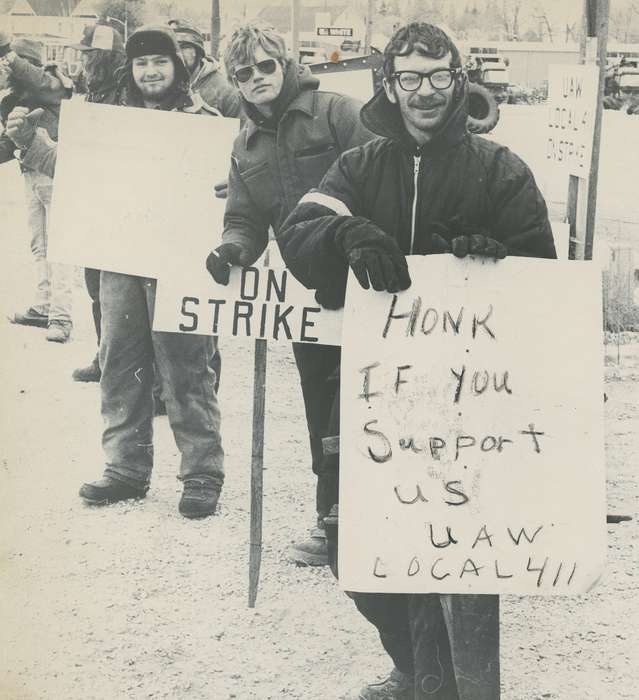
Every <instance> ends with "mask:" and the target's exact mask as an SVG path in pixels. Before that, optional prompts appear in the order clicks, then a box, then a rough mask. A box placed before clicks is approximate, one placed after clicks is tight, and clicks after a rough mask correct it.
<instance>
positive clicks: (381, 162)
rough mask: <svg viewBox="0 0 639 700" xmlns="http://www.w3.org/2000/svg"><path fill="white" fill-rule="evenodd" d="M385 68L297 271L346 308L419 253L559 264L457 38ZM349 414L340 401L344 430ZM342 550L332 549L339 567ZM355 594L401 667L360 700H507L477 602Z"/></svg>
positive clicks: (331, 175) (311, 201)
mask: <svg viewBox="0 0 639 700" xmlns="http://www.w3.org/2000/svg"><path fill="white" fill-rule="evenodd" d="M383 70H384V81H383V89H382V90H380V91H379V92H377V94H376V95H375V96H374V97H373V98H372V99H371V100H370V101H369V102H368V103H367V104H366V105H365V106H364V107H363V108H362V111H361V118H362V123H363V124H364V125H365V126H367V127H368V128H369V129H370V130H371V131H373V132H374V133H376V134H378V135H379V136H381V137H382V138H378V139H375V140H373V141H370V142H369V143H367V144H366V145H364V146H361V147H359V148H356V149H353V150H351V151H348V152H347V153H344V154H343V155H341V156H340V158H339V159H338V160H337V162H336V163H335V164H334V165H333V166H332V167H331V168H330V170H329V171H328V172H327V174H326V175H325V177H324V178H323V180H322V182H321V183H320V185H319V187H318V188H317V189H316V190H312V191H311V192H309V193H308V194H307V195H305V196H304V197H303V198H302V199H301V201H300V203H299V204H298V205H297V207H296V208H295V209H294V210H293V212H292V213H291V215H290V216H289V217H288V219H287V220H286V221H285V222H284V224H283V226H282V229H281V231H280V233H279V237H278V240H279V244H280V249H281V251H282V255H283V257H284V260H285V262H286V264H287V265H288V267H289V268H290V269H291V271H292V272H293V274H295V276H296V277H298V279H300V280H301V281H302V282H303V283H304V284H305V285H306V286H307V287H308V288H310V289H316V290H317V291H318V294H317V295H316V296H317V298H318V299H319V300H320V301H321V300H322V298H323V296H322V295H323V290H333V292H336V291H337V290H340V293H341V302H342V304H343V299H344V292H345V287H346V278H347V273H348V269H349V266H350V268H351V269H352V270H353V272H354V273H355V275H356V277H357V280H358V281H359V283H360V284H361V285H362V287H364V288H365V289H368V288H369V287H373V289H375V290H378V291H384V290H385V291H388V292H397V291H399V290H404V289H407V288H408V287H409V286H410V284H411V280H410V275H409V271H408V266H407V262H406V258H405V256H406V255H409V254H417V255H429V254H433V253H447V252H452V253H454V254H455V255H457V256H458V257H464V256H466V255H468V254H473V255H478V256H482V255H483V256H489V257H491V258H495V259H498V258H503V257H504V256H505V255H507V254H508V255H520V256H531V257H540V258H554V257H556V255H555V247H554V243H553V237H552V232H551V228H550V224H549V221H548V213H547V209H546V204H545V202H544V199H543V197H542V195H541V193H540V192H539V190H538V189H537V186H536V184H535V181H534V178H533V176H532V173H531V172H530V170H529V169H528V167H527V166H526V165H525V164H524V163H523V162H522V161H521V160H520V159H519V158H518V157H517V156H515V155H514V154H513V153H511V152H510V151H509V150H508V149H507V148H504V147H503V146H501V145H499V144H497V143H493V142H490V141H488V140H486V139H483V138H482V137H479V136H476V135H473V134H470V133H468V132H467V130H466V119H467V112H466V95H467V91H466V76H465V75H464V73H463V71H462V69H461V60H460V55H459V51H458V50H457V47H456V46H455V45H454V43H453V42H452V41H451V40H450V38H449V37H448V36H447V35H446V34H445V33H444V32H443V31H441V30H440V29H439V28H437V27H434V26H432V25H430V24H426V23H421V22H414V23H412V24H409V25H408V26H406V27H402V28H401V29H399V30H398V31H397V32H396V33H395V35H394V36H393V38H392V39H391V41H390V43H389V44H388V46H387V47H386V50H385V52H384V65H383ZM333 300H334V299H333ZM338 394H339V392H338ZM338 409H339V399H338V398H336V402H335V407H334V416H335V417H336V420H335V421H334V424H333V428H334V432H333V434H337V432H338V431H339V420H338V418H337V416H338V413H339V410H338ZM336 510H337V509H336V507H335V506H334V507H333V508H332V509H331V518H330V519H329V522H332V523H334V522H335V520H336V518H335V516H336V514H337V513H336ZM335 529H336V528H330V531H334V530H335ZM332 543H333V538H332V537H331V542H329V544H332ZM335 550H336V547H333V546H331V547H330V548H329V551H330V552H331V566H332V568H333V569H334V571H335V570H336V566H335V562H334V561H333V552H335ZM350 595H351V597H352V598H353V600H354V602H355V604H356V606H357V608H358V610H359V611H360V612H361V613H362V614H363V615H364V616H365V617H366V618H367V619H368V620H369V621H370V622H372V623H373V624H374V625H375V626H376V627H377V629H378V631H379V635H380V639H381V642H382V644H383V646H384V649H385V650H386V651H387V652H388V654H389V655H390V657H391V658H392V660H393V662H394V665H395V668H394V669H393V671H392V672H391V674H390V676H389V678H388V679H387V680H385V681H384V682H382V683H374V684H371V685H368V686H366V687H365V688H363V689H362V691H361V693H360V695H359V700H382V699H384V700H391V699H393V698H396V699H398V700H399V699H402V700H497V699H498V698H499V682H498V679H497V680H496V682H495V679H496V677H497V675H498V674H491V677H490V678H487V677H486V674H485V673H484V670H485V669H486V668H490V666H491V664H497V663H498V659H497V658H496V657H495V656H494V654H493V652H494V650H495V648H496V645H495V644H494V642H493V641H492V640H494V634H495V618H496V616H495V615H494V614H492V615H485V614H483V612H479V613H477V612H476V609H475V608H473V609H472V610H471V612H470V614H468V612H465V613H464V614H463V615H461V616H460V615H459V614H458V613H456V610H457V611H458V610H459V608H454V607H451V606H452V605H453V603H451V599H455V598H457V599H460V598H463V600H464V604H465V605H468V606H470V607H472V606H473V605H476V602H475V600H474V598H475V597H474V596H468V597H466V596H463V597H460V596H439V595H437V594H428V595H405V594H379V593H351V594H350ZM482 597H483V598H486V597H485V596H478V598H482ZM449 603H450V606H449ZM489 603H490V601H488V603H486V602H485V601H484V605H488V604H489ZM493 608H494V609H495V608H496V606H493ZM451 609H452V613H451V612H450V611H451ZM444 614H446V618H445V617H444ZM459 620H461V623H462V625H464V626H465V633H464V634H465V635H466V637H465V638H464V639H463V641H464V642H468V643H470V644H471V646H472V648H473V649H476V650H478V651H477V653H476V654H474V655H472V656H473V658H472V659H470V656H471V655H469V654H464V653H461V654H460V655H459V656H457V655H456V656H455V667H454V668H453V663H452V655H453V654H454V653H455V652H456V651H459V647H453V649H451V643H450V641H449V636H448V631H447V625H448V624H449V623H451V622H455V626H456V627H458V626H459V623H458V622H456V621H459ZM471 636H472V638H470V637H471ZM451 639H453V641H454V640H455V639H456V638H452V637H451ZM482 653H483V654H484V658H480V657H481V656H482Z"/></svg>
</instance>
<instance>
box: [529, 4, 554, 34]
mask: <svg viewBox="0 0 639 700" xmlns="http://www.w3.org/2000/svg"><path fill="white" fill-rule="evenodd" d="M535 11H536V14H533V19H535V20H536V21H537V22H538V23H539V36H540V38H541V39H543V37H544V27H545V29H546V34H548V41H550V42H551V43H552V41H553V38H554V37H553V31H552V24H551V23H550V20H549V19H548V13H547V12H546V10H545V8H544V7H543V5H542V4H541V3H537V6H536V8H535Z"/></svg>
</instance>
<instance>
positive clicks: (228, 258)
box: [206, 243, 242, 284]
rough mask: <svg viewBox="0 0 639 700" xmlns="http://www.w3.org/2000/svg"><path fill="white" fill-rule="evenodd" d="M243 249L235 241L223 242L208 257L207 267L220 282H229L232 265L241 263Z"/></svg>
mask: <svg viewBox="0 0 639 700" xmlns="http://www.w3.org/2000/svg"><path fill="white" fill-rule="evenodd" d="M241 257H242V249H241V248H240V246H239V245H236V244H235V243H222V245H221V246H218V247H217V248H216V249H215V250H214V251H213V252H211V253H209V256H208V258H207V259H206V269H207V270H208V271H209V273H210V275H211V277H213V279H214V280H215V281H216V282H217V283H218V284H228V283H229V275H230V273H231V266H232V265H240V264H241Z"/></svg>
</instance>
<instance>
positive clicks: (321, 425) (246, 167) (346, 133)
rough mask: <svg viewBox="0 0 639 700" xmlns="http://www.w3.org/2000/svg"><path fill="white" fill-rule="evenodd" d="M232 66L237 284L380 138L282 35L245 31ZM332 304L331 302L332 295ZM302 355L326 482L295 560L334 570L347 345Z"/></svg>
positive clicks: (228, 228)
mask: <svg viewBox="0 0 639 700" xmlns="http://www.w3.org/2000/svg"><path fill="white" fill-rule="evenodd" d="M224 60H225V63H226V70H227V74H228V75H229V76H232V80H233V83H234V84H235V86H236V87H237V88H238V89H239V91H240V94H241V96H242V102H243V105H244V112H245V114H246V116H247V118H248V119H247V123H246V124H245V126H244V128H243V130H242V131H241V132H240V134H239V136H238V138H237V139H236V141H235V144H234V147H233V154H232V162H231V170H230V174H229V193H228V199H227V203H226V210H225V216H224V231H223V235H222V245H220V246H219V247H218V248H217V249H216V250H215V251H213V252H212V253H211V254H210V255H209V257H208V259H207V268H208V269H209V271H210V273H211V275H212V276H213V278H214V279H215V280H216V281H217V282H218V283H222V284H225V283H227V282H228V278H229V270H230V266H231V265H251V264H253V263H254V262H255V261H256V260H257V259H258V258H259V257H260V255H262V253H263V252H264V250H265V248H266V246H267V244H268V240H269V228H272V229H273V230H274V231H275V233H276V234H277V232H278V231H279V228H280V226H281V224H282V222H283V221H284V219H285V218H286V217H287V215H288V214H289V213H290V211H291V210H292V209H293V207H294V206H295V205H296V204H297V202H298V201H299V199H300V198H301V197H302V195H303V194H304V193H305V192H307V191H308V190H310V189H311V188H312V187H317V185H318V184H319V182H320V180H321V179H322V177H323V176H324V174H325V173H326V171H327V170H328V168H329V167H330V166H331V165H332V163H333V162H334V161H335V159H336V158H337V157H338V156H339V154H340V153H342V152H343V151H345V150H347V149H349V148H352V147H353V146H358V145H360V144H363V143H366V141H368V140H369V139H370V138H372V137H373V135H372V134H371V133H370V132H369V131H367V130H366V129H365V128H364V127H363V126H362V124H361V122H360V120H359V110H360V107H361V104H360V103H359V102H357V101H356V100H354V99H352V98H350V97H347V96H344V95H338V94H335V93H331V92H322V91H318V89H317V88H318V86H319V81H318V80H317V78H315V77H314V76H313V75H312V74H311V73H310V71H309V69H308V68H307V67H306V66H299V65H298V64H297V62H296V61H294V60H293V59H291V58H289V57H288V56H287V53H286V46H285V44H284V40H283V38H282V37H281V36H280V35H279V34H277V33H276V32H275V31H274V30H273V29H271V28H270V27H268V26H266V25H263V24H260V23H249V24H247V25H245V26H243V27H241V28H239V29H238V30H237V31H236V32H235V33H234V34H233V36H232V37H231V40H230V42H229V45H228V47H227V50H226V54H225V57H224ZM324 297H325V298H324V299H323V301H324V303H325V304H329V305H330V304H331V303H332V302H331V300H330V290H328V291H327V292H326V293H325V295H324ZM293 352H294V355H295V361H296V363H297V368H298V371H299V375H300V381H301V387H302V395H303V398H304V406H305V412H306V421H307V426H308V432H309V439H310V447H311V459H312V469H313V472H314V473H315V474H316V475H317V491H316V511H317V523H316V526H315V527H313V528H312V529H311V532H310V537H309V538H307V539H304V540H302V541H300V542H297V543H296V544H294V546H293V547H292V548H291V551H290V559H291V560H292V561H293V562H295V563H297V564H299V565H311V566H322V565H326V564H327V563H328V555H327V550H326V538H325V534H324V522H323V520H324V517H325V516H326V515H328V512H329V509H330V505H331V504H332V503H333V501H334V498H335V497H334V495H333V494H334V493H335V492H336V490H337V483H336V481H335V475H334V473H333V472H330V473H329V475H328V477H327V476H326V475H325V469H324V466H325V461H324V455H323V451H322V437H325V436H326V435H327V432H326V431H327V424H328V419H329V414H330V410H331V406H332V403H333V397H334V394H335V388H336V384H337V380H336V375H335V370H336V368H337V367H338V366H339V357H340V354H339V348H335V347H329V346H321V345H320V346H313V345H309V344H303V343H295V344H293ZM283 466H285V465H283Z"/></svg>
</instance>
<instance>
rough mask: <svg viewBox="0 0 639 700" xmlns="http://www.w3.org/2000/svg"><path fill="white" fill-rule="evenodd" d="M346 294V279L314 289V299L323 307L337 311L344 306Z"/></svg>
mask: <svg viewBox="0 0 639 700" xmlns="http://www.w3.org/2000/svg"><path fill="white" fill-rule="evenodd" d="M345 296H346V280H344V282H343V283H341V282H340V283H339V284H334V285H331V286H329V287H322V288H321V289H316V290H315V301H316V302H317V303H318V304H319V305H320V306H321V307H322V308H324V309H330V310H331V311H337V309H341V308H343V306H344V297H345Z"/></svg>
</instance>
